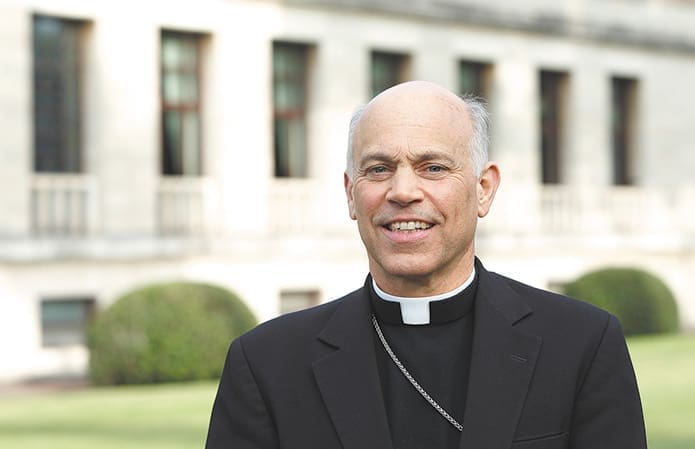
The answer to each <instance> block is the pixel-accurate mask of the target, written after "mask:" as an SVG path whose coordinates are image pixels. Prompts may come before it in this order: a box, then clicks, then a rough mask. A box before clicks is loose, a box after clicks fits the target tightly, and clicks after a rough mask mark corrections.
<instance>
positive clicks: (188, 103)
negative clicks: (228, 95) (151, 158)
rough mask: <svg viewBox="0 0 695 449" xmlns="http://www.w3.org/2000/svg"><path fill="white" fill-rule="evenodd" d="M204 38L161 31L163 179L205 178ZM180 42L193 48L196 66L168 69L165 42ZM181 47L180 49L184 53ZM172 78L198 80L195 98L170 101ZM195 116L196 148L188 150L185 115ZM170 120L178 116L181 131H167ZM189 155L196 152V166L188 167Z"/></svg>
mask: <svg viewBox="0 0 695 449" xmlns="http://www.w3.org/2000/svg"><path fill="white" fill-rule="evenodd" d="M204 37H205V35H204V34H201V33H195V32H187V31H178V30H171V29H162V30H161V32H160V53H159V64H160V75H159V82H160V120H161V128H160V130H161V131H160V133H161V134H160V139H161V150H160V158H161V161H160V171H161V174H162V175H164V176H202V175H203V172H204V170H203V164H204V151H203V118H204V117H203V110H202V109H203V92H204V87H205V86H203V76H202V71H203V69H202V64H203V61H202V59H203V39H204ZM167 40H172V41H178V45H179V46H181V48H182V47H183V46H184V45H189V44H190V45H192V46H193V48H194V49H195V61H194V63H193V64H191V63H190V61H184V62H183V63H182V64H180V65H177V66H175V67H167V64H166V61H165V55H164V52H165V46H166V41H167ZM181 48H180V49H179V51H180V52H182V50H181ZM169 75H175V76H178V77H179V81H181V80H183V79H185V78H186V77H192V79H194V80H195V83H194V85H195V92H196V94H195V98H194V99H193V100H183V101H170V100H168V99H167V92H166V89H167V86H166V83H167V78H168V76H169ZM177 95H183V94H182V91H181V90H179V91H177ZM190 113H193V114H194V115H195V125H194V126H195V133H196V136H195V138H194V140H193V142H194V145H195V148H193V149H188V148H186V147H184V142H187V141H188V135H186V131H185V130H184V128H185V126H184V124H183V123H184V118H185V116H186V115H188V114H190ZM168 117H176V118H177V119H178V129H177V130H174V132H173V134H174V135H175V137H173V138H172V135H171V134H170V132H169V131H168V129H167V123H168V120H167V119H168ZM189 153H194V154H193V158H194V160H195V162H194V167H190V166H188V165H187V164H186V160H187V157H190V154H189Z"/></svg>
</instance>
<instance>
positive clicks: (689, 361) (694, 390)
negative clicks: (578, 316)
mask: <svg viewBox="0 0 695 449" xmlns="http://www.w3.org/2000/svg"><path fill="white" fill-rule="evenodd" d="M629 345H630V351H631V354H632V360H633V363H634V365H635V371H636V373H637V379H638V382H639V385H640V392H641V394H642V404H643V406H644V419H645V422H646V425H647V438H648V440H649V448H650V449H693V448H695V335H689V336H683V335H673V336H661V337H635V338H632V339H630V341H629Z"/></svg>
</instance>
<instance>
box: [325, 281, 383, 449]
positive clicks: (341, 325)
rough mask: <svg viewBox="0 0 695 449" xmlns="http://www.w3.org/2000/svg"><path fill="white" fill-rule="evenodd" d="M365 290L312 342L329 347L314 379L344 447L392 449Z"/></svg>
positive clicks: (345, 303) (357, 293) (354, 295)
mask: <svg viewBox="0 0 695 449" xmlns="http://www.w3.org/2000/svg"><path fill="white" fill-rule="evenodd" d="M372 334H373V332H372V329H371V309H370V306H369V299H368V297H367V293H366V291H365V289H361V290H358V291H357V292H355V293H353V294H352V295H351V296H350V297H349V298H346V299H345V300H344V301H343V303H342V304H341V305H340V307H339V308H338V309H337V310H336V312H335V314H334V315H333V317H332V318H331V319H330V321H329V322H328V324H327V325H326V327H325V328H324V329H323V331H322V332H321V333H320V334H319V336H318V338H319V339H320V340H321V341H323V342H324V343H326V344H328V345H330V346H332V347H333V348H335V350H334V351H332V352H330V353H329V354H327V355H325V356H323V357H321V358H319V359H318V360H316V361H315V362H314V363H313V370H314V376H315V378H316V382H317V384H318V387H319V390H320V392H321V395H322V397H323V401H324V403H325V405H326V409H327V410H328V413H329V415H330V417H331V420H332V422H333V425H334V426H335V428H336V431H337V433H338V436H339V438H340V441H341V443H342V445H343V447H344V449H364V448H368V447H378V448H384V449H390V448H392V443H391V435H390V432H389V426H388V419H387V417H386V409H385V408H384V402H383V395H382V391H381V384H380V382H379V374H378V372H377V366H376V359H375V354H374V342H373V337H372Z"/></svg>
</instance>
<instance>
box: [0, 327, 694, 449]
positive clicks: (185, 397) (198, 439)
mask: <svg viewBox="0 0 695 449" xmlns="http://www.w3.org/2000/svg"><path fill="white" fill-rule="evenodd" d="M629 343H630V349H631V352H632V358H633V361H634V363H635V369H636V370H637V375H638V378H639V382H640V388H641V390H642V399H643V402H644V408H645V416H646V420H647V432H648V434H649V447H650V449H693V448H695V336H688V337H684V336H677V337H657V338H653V337H651V338H643V337H642V338H634V339H631V340H630V342H629ZM215 388H216V386H215V383H211V382H208V383H195V384H176V385H162V386H153V387H119V388H95V389H89V390H83V391H72V392H62V393H49V394H42V395H29V396H22V397H18V396H15V397H5V398H0V447H1V448H8V449H9V448H12V449H95V448H96V449H142V448H147V449H193V448H202V447H203V443H204V439H205V432H206V429H207V421H208V417H209V414H210V407H211V405H212V400H213V396H214V394H215Z"/></svg>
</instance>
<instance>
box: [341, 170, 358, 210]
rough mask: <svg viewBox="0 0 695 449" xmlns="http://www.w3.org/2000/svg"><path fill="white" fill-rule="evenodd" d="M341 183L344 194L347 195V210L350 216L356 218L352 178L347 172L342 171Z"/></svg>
mask: <svg viewBox="0 0 695 449" xmlns="http://www.w3.org/2000/svg"><path fill="white" fill-rule="evenodd" d="M343 185H344V186H345V196H346V197H347V204H348V212H349V214H350V218H352V219H353V220H356V219H357V216H356V215H355V198H354V197H353V196H352V180H351V179H350V176H349V175H348V173H347V172H345V173H343Z"/></svg>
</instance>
